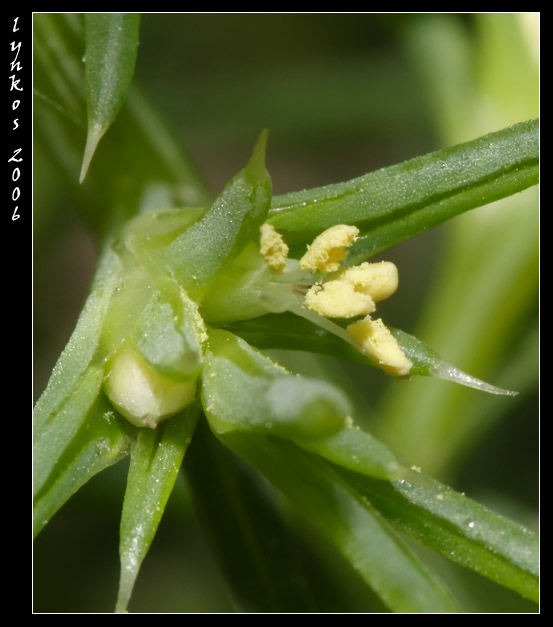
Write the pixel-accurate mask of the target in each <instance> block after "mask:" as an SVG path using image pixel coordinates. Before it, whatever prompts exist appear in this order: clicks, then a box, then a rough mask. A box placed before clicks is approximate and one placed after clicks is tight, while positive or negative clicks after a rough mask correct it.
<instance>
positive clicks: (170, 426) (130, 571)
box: [116, 404, 199, 612]
mask: <svg viewBox="0 0 553 627" xmlns="http://www.w3.org/2000/svg"><path fill="white" fill-rule="evenodd" d="M198 413H199V408H198V406H197V405H196V404H194V405H190V406H189V407H188V408H187V409H186V410H185V411H184V412H183V413H182V414H181V415H179V416H177V417H175V418H172V419H171V420H170V421H168V422H167V423H165V424H164V425H162V426H160V427H159V428H158V429H157V430H153V429H146V428H142V429H139V431H138V437H137V440H136V444H135V446H134V448H133V449H132V451H131V465H130V469H129V475H128V479H127V489H126V492H125V499H124V501H123V512H122V515H121V538H120V545H119V555H120V558H121V578H120V581H119V595H118V597H117V605H116V612H125V611H126V610H127V604H128V602H129V599H130V597H131V594H132V590H133V587H134V582H135V580H136V577H137V575H138V571H139V570H140V566H141V564H142V561H143V559H144V557H146V553H147V552H148V549H149V548H150V544H151V543H152V540H153V539H154V536H155V533H156V531H157V528H158V525H159V521H160V520H161V517H162V515H163V512H164V510H165V505H166V503H167V500H168V499H169V496H170V494H171V491H172V489H173V485H174V483H175V480H176V478H177V474H178V472H179V469H180V466H181V463H182V459H183V457H184V453H185V451H186V449H187V448H188V444H189V442H190V439H191V438H192V434H193V433H194V429H195V427H196V422H197V419H198Z"/></svg>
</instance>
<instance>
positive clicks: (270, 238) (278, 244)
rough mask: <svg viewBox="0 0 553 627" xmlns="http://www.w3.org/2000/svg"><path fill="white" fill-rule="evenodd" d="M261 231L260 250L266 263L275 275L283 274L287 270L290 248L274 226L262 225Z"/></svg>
mask: <svg viewBox="0 0 553 627" xmlns="http://www.w3.org/2000/svg"><path fill="white" fill-rule="evenodd" d="M259 230H260V231H261V237H260V239H259V250H260V252H261V254H262V255H263V258H264V259H265V263H266V264H267V265H268V266H269V269H270V270H271V272H273V273H274V274H282V273H283V272H284V271H285V270H286V258H287V257H288V250H289V249H288V246H287V245H286V243H285V242H284V240H283V239H282V235H281V234H280V233H278V232H277V231H276V229H275V227H274V226H273V225H272V224H262V225H261V227H260V229H259Z"/></svg>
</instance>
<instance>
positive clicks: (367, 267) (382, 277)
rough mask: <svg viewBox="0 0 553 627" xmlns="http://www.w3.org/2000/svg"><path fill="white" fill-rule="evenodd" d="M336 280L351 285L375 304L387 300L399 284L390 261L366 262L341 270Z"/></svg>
mask: <svg viewBox="0 0 553 627" xmlns="http://www.w3.org/2000/svg"><path fill="white" fill-rule="evenodd" d="M338 278H340V279H343V280H345V281H348V283H351V284H352V285H353V286H354V287H355V289H356V291H358V292H363V293H364V294H368V295H369V296H370V297H371V298H372V299H373V301H374V302H375V303H378V302H380V301H381V300H385V299H386V298H389V297H390V296H391V295H392V294H394V292H395V291H396V290H397V287H398V284H399V277H398V271H397V268H396V266H395V264H393V263H392V262H391V261H380V262H377V263H369V262H367V261H366V262H365V263H362V264H360V265H359V266H353V267H352V268H347V269H346V270H343V271H342V272H341V273H340V275H339V277H338ZM369 313H370V312H369Z"/></svg>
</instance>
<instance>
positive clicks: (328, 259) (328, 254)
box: [300, 224, 359, 272]
mask: <svg viewBox="0 0 553 627" xmlns="http://www.w3.org/2000/svg"><path fill="white" fill-rule="evenodd" d="M358 235H359V229H358V228H357V227H355V226H349V225H347V224H337V225H336V226H332V227H330V228H329V229H327V230H326V231H323V232H322V233H321V234H320V235H319V236H317V237H316V238H315V239H314V240H313V243H312V244H311V245H310V246H308V248H307V252H306V253H305V255H304V256H303V257H302V258H301V259H300V266H301V267H302V268H303V269H304V270H313V271H319V272H336V271H337V270H338V269H339V267H340V261H342V259H345V258H346V257H347V254H348V250H347V249H348V248H349V247H350V246H351V244H352V243H353V241H354V239H355V238H356V237H357V236H358Z"/></svg>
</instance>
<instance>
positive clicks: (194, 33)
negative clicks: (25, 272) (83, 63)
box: [34, 13, 539, 612]
mask: <svg viewBox="0 0 553 627" xmlns="http://www.w3.org/2000/svg"><path fill="white" fill-rule="evenodd" d="M538 20H539V15H538V14H500V13H498V14H478V15H474V14H428V15H427V14H370V13H366V14H184V13H183V14H145V15H144V16H143V18H142V23H141V37H140V46H139V53H138V60H137V67H136V80H137V82H138V83H139V84H140V85H141V86H142V87H143V88H144V91H145V93H146V95H147V97H148V98H149V99H150V100H151V101H152V103H153V104H154V105H155V107H157V109H158V111H159V112H160V114H161V116H162V117H163V118H165V119H166V120H167V122H168V123H169V125H170V127H171V128H172V130H173V131H174V133H175V135H176V137H177V138H178V140H179V141H181V142H182V144H183V145H184V146H186V148H187V150H188V151H189V152H190V154H191V155H192V157H193V159H194V160H195V161H196V162H197V164H198V166H199V168H200V170H201V172H202V174H203V175H204V177H205V179H206V181H207V183H208V185H209V187H210V188H211V189H212V190H213V192H214V193H216V192H218V191H219V190H220V189H221V188H222V186H223V185H224V184H225V183H226V181H227V180H228V179H229V178H230V177H231V176H232V175H233V174H234V173H235V172H236V171H237V170H238V169H240V168H241V167H242V165H243V164H244V163H245V161H246V160H247V158H248V155H249V153H250V150H251V147H252V145H253V142H254V141H255V138H256V136H257V134H258V132H259V130H260V129H261V128H264V127H268V128H269V129H270V140H269V151H268V169H269V171H270V173H271V175H272V178H273V185H274V192H275V193H276V194H278V193H284V192H288V191H292V190H296V189H302V188H309V187H314V186H317V185H324V184H327V183H333V182H339V181H343V180H347V179H351V178H353V177H355V176H359V175H361V174H364V173H366V172H369V171H371V170H374V169H377V168H380V167H383V166H386V165H390V164H393V163H396V162H398V161H402V160H404V159H408V158H410V157H413V156H416V155H419V154H423V153H425V152H429V151H431V150H434V149H437V148H440V147H444V146H449V145H453V144H455V143H459V142H462V141H468V140H470V139H473V138H475V137H477V136H479V135H481V134H484V133H487V132H491V131H495V130H499V129H501V128H503V127H505V126H507V125H509V124H512V123H516V122H519V121H522V120H524V119H529V118H532V117H536V116H537V115H538V88H539V75H538V51H539V39H538V37H539V23H538ZM36 115H40V110H37V111H36ZM116 125H117V122H116V123H115V125H114V128H115V126H116ZM83 147H84V144H83ZM34 202H35V214H34V217H35V221H34V223H35V319H34V320H35V336H34V337H35V387H36V393H37V394H40V392H41V391H42V389H43V388H44V386H45V385H46V381H47V378H48V375H49V372H50V370H51V368H52V366H53V364H54V363H55V360H56V359H57V357H58V355H59V352H60V350H61V349H62V348H63V346H64V344H65V342H66V341H67V339H68V337H69V334H70V332H71V331H72V329H73V326H74V323H75V320H76V317H77V315H78V312H79V311H80V308H81V306H82V303H83V302H84V298H85V297H86V292H87V287H88V282H89V280H90V278H91V276H92V272H93V269H94V263H95V259H96V256H97V243H96V242H95V240H94V237H93V235H92V233H91V231H90V230H89V228H88V227H87V224H86V222H85V220H84V219H83V218H82V217H81V215H80V214H79V212H78V210H77V207H76V206H75V205H74V203H73V201H72V200H71V196H69V195H68V194H67V192H66V184H65V182H64V180H63V179H62V178H61V177H60V175H59V173H58V171H57V170H56V169H55V167H53V165H52V164H51V163H50V161H49V159H48V155H47V154H46V153H45V152H43V151H42V149H41V148H40V147H38V149H37V151H36V152H35V200H34ZM537 206H538V205H537V190H536V189H531V190H527V191H526V192H524V193H523V194H519V195H517V197H516V198H511V199H507V200H506V201H503V202H502V203H501V204H500V203H494V205H491V206H489V207H487V208H484V209H477V210H476V211H473V212H471V213H470V214H468V215H466V216H462V217H460V218H456V219H455V220H453V221H452V222H451V223H448V224H446V225H443V226H442V227H438V228H436V229H433V230H432V231H429V232H427V233H425V234H422V235H420V236H417V237H416V238H413V239H412V240H409V241H408V242H405V243H403V244H400V245H398V246H396V247H394V248H393V249H390V250H389V251H386V254H384V255H383V256H384V257H385V258H386V259H390V260H393V261H395V262H396V264H397V265H398V268H399V272H400V289H399V291H398V293H397V294H396V295H395V296H394V297H393V298H392V299H390V300H389V301H386V302H385V303H383V304H382V307H381V308H379V313H380V314H381V315H382V317H383V318H384V320H386V322H387V323H388V324H390V325H392V326H397V327H400V328H402V329H404V330H405V331H407V332H409V333H413V334H415V335H418V337H420V339H422V340H424V341H425V342H426V343H428V344H429V345H430V346H431V347H432V348H433V349H434V350H436V351H437V352H438V353H440V354H441V355H442V356H443V357H444V358H445V359H446V360H447V361H449V362H451V363H453V364H454V365H456V366H458V367H460V368H462V369H464V370H466V371H468V372H470V373H471V374H473V375H475V376H477V377H480V378H483V379H485V380H488V381H489V382H490V383H493V384H497V385H503V386H505V387H510V388H512V389H516V390H519V391H520V392H521V394H520V395H519V397H517V399H515V400H513V399H511V398H496V397H488V396H485V395H483V394H481V393H479V392H475V391H473V390H464V389H457V387H456V386H454V385H453V384H450V383H445V382H442V381H435V380H432V381H426V380H423V381H420V380H419V381H413V382H410V383H405V382H401V381H399V382H398V381H392V380H389V379H388V378H386V377H385V376H384V375H383V374H382V373H381V372H380V371H377V370H376V369H372V368H364V367H359V366H353V365H351V364H345V363H342V362H338V361H337V360H332V359H326V358H321V357H316V358H314V357H312V356H309V355H303V354H292V353H288V354H284V353H278V357H279V358H280V359H281V360H282V361H283V362H285V363H286V364H287V365H290V366H291V367H293V368H294V369H296V370H297V371H300V372H306V373H309V374H315V375H317V376H321V377H328V378H331V379H332V380H334V381H337V382H338V383H339V384H340V385H341V386H342V387H344V389H346V391H347V392H348V393H349V394H350V396H351V397H352V400H353V401H354V402H355V406H356V411H357V414H356V419H357V420H358V421H359V422H361V423H362V424H364V425H365V426H366V427H368V428H369V429H370V430H371V431H372V432H373V433H375V434H376V435H378V436H379V437H381V438H382V439H383V440H385V441H386V442H387V443H388V444H389V446H390V447H391V448H392V450H394V452H396V453H397V454H398V455H400V456H403V457H404V458H405V459H406V460H407V461H408V462H409V463H413V464H417V465H419V466H421V467H422V468H423V470H424V471H425V472H429V473H430V474H434V475H435V476H437V477H438V478H440V479H442V480H445V481H447V482H449V483H450V484H451V485H452V486H453V487H455V488H456V489H458V490H460V491H464V492H466V493H467V494H468V495H469V496H471V497H473V498H475V499H476V500H479V501H480V502H483V503H484V504H487V505H489V506H491V507H493V508H494V509H496V510H497V511H500V512H502V513H506V514H507V515H509V516H511V517H512V518H514V519H515V520H518V521H520V522H522V523H524V524H527V525H530V526H531V527H533V528H536V526H537V507H538V447H537V441H538V435H539V432H538V411H537V409H538V404H537V403H538V401H537V381H538V358H537V338H538V327H537V319H538V303H537V286H538V247H537ZM126 464H127V462H123V463H121V464H119V465H118V466H115V467H114V468H112V469H110V470H108V471H106V472H104V473H102V474H101V475H99V476H98V477H96V478H95V479H94V480H93V481H91V482H90V483H89V484H88V485H87V486H86V487H85V488H84V489H83V490H82V491H81V492H79V493H78V494H77V495H76V496H75V497H74V498H73V499H72V500H71V501H70V502H69V504H68V505H66V506H65V508H64V509H63V510H62V511H61V512H59V513H58V514H57V515H56V517H55V518H54V519H53V521H52V522H51V523H50V524H49V525H48V528H47V529H46V530H45V531H44V532H43V533H42V534H41V535H40V536H39V538H38V539H37V541H36V544H35V553H34V574H35V594H34V596H35V611H36V612H71V611H81V612H82V611H84V612H104V611H105V612H109V611H112V609H113V605H114V602H115V595H116V589H117V579H118V555H117V542H118V539H117V533H118V525H119V515H120V507H121V502H122V496H123V491H124V484H125V476H126ZM298 533H305V529H304V527H303V525H302V524H301V523H300V524H299V527H298ZM314 547H315V548H314V551H315V552H323V549H322V548H321V547H320V546H319V545H317V544H316V542H315V541H314ZM328 553H329V554H328V555H326V553H325V552H323V553H322V555H323V557H321V555H319V559H325V560H329V561H330V562H331V563H334V562H335V561H336V560H338V558H337V557H336V556H335V555H333V554H332V552H328ZM429 559H431V560H434V558H433V557H432V556H431V557H430V558H429ZM436 567H437V568H438V569H439V570H440V571H441V572H442V574H443V576H444V578H445V579H446V580H448V581H449V582H450V584H451V585H452V587H453V588H454V590H455V592H456V593H457V594H458V595H459V597H460V600H461V602H462V603H464V606H465V607H466V608H467V609H468V610H469V611H491V612H494V611H500V612H508V611H515V612H516V611H521V612H527V611H535V606H533V605H532V604H530V603H527V602H525V601H523V600H520V599H518V598H517V597H516V595H514V594H511V593H509V592H506V591H504V590H502V589H500V588H499V587H498V586H495V585H494V584H492V583H490V582H488V581H484V580H483V579H481V578H479V577H477V576H476V575H472V574H469V573H465V572H464V571H462V570H461V569H459V568H457V567H455V568H450V567H449V565H448V564H445V563H444V562H443V561H441V560H437V559H436ZM352 585H354V584H353V583H352ZM369 606H370V603H369ZM130 607H131V610H132V611H145V612H148V611H151V612H177V611H180V612H206V611H209V612H221V611H233V610H234V607H233V605H232V601H231V599H230V595H229V593H228V591H227V588H226V585H225V583H224V582H223V580H222V578H221V576H220V575H219V574H218V570H217V566H216V564H215V563H214V562H213V559H212V558H211V556H210V554H209V550H208V548H207V545H206V542H205V539H203V537H202V533H201V529H200V528H199V526H198V523H197V522H196V521H195V517H194V511H193V506H192V504H191V502H190V498H189V495H188V491H187V488H186V485H185V482H184V479H183V477H180V478H179V482H178V483H177V488H176V490H175V494H174V495H173V497H172V498H171V500H170V502H169V505H168V508H167V511H166V514H165V516H164V518H163V520H162V523H161V525H160V529H159V532H158V536H157V537H156V539H155V541H154V544H153V546H152V549H151V552H150V555H149V556H148V557H147V558H146V560H145V563H144V566H143V569H142V572H141V575H140V577H139V580H138V584H137V587H136V590H135V595H134V599H133V601H132V602H131V606H130ZM364 609H366V608H360V611H363V610H364ZM374 609H378V608H377V607H376V606H375V608H374Z"/></svg>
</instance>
